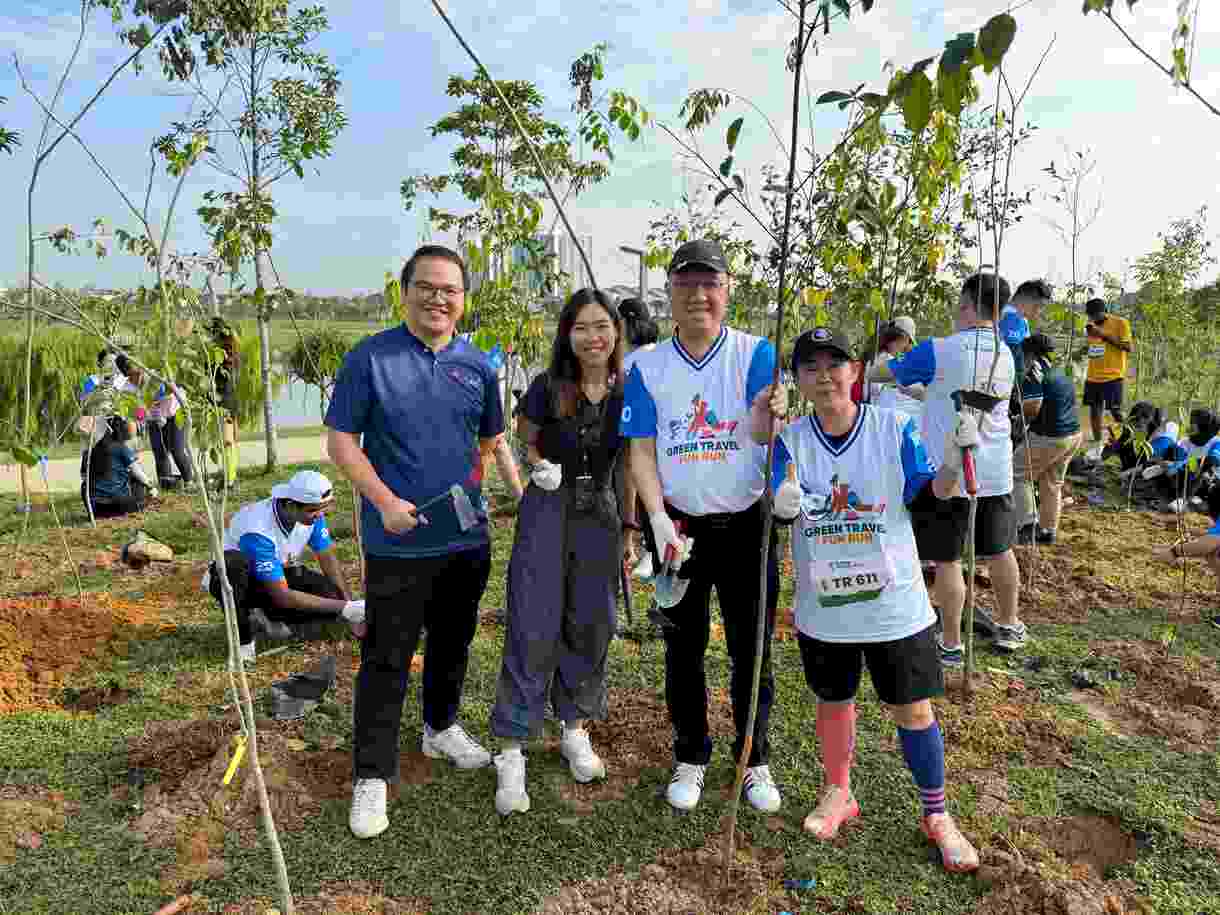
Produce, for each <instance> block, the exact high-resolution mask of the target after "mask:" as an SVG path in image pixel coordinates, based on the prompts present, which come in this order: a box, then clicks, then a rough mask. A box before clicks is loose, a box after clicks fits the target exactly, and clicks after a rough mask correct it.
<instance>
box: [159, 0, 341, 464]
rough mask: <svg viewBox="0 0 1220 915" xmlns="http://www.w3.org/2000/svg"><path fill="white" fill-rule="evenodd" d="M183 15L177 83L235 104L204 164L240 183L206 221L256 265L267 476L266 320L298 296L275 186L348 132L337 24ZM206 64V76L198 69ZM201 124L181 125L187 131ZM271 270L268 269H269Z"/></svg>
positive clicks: (205, 12) (226, 255)
mask: <svg viewBox="0 0 1220 915" xmlns="http://www.w3.org/2000/svg"><path fill="white" fill-rule="evenodd" d="M181 2H182V3H183V5H184V6H186V8H187V9H186V15H185V18H184V20H183V21H182V24H181V25H178V26H176V27H175V28H174V29H173V31H172V32H171V33H170V34H169V36H168V37H167V39H166V40H165V41H164V42H163V43H162V45H161V48H160V54H161V62H162V66H163V69H164V70H165V73H166V75H167V76H168V77H170V78H171V79H175V80H179V81H183V82H188V83H190V84H192V85H193V86H194V88H195V90H196V91H197V92H198V93H199V94H200V95H202V96H203V97H204V98H206V99H211V98H213V93H212V91H211V90H210V89H209V87H208V86H207V85H206V84H205V81H204V80H203V78H202V73H207V72H210V73H212V74H213V75H214V76H215V77H216V78H217V81H219V82H222V83H223V88H222V89H220V90H219V91H220V92H222V93H223V92H228V93H230V95H231V101H230V102H229V103H226V104H225V105H222V111H223V112H224V120H225V124H226V126H225V128H224V129H221V130H213V131H210V134H211V137H212V143H211V146H210V147H209V150H208V154H207V157H206V161H207V162H208V163H209V164H210V165H211V166H212V167H213V168H214V169H215V170H216V171H217V172H218V173H219V174H221V175H223V176H224V177H226V178H227V179H229V180H230V181H231V182H232V183H233V187H232V188H231V189H230V190H226V191H209V192H207V193H205V194H204V195H203V198H204V204H203V206H201V207H200V208H199V215H200V217H201V218H202V220H203V223H204V225H205V226H206V228H207V230H208V233H209V235H210V236H211V241H212V246H213V249H214V251H215V253H216V255H217V256H218V257H219V258H220V259H221V260H222V261H223V262H224V264H225V265H226V266H227V267H228V269H229V270H230V272H231V273H232V274H234V275H236V274H237V273H238V272H239V271H240V270H242V269H243V268H244V267H246V266H249V267H251V268H252V270H253V274H254V289H253V292H252V293H250V298H251V301H252V303H253V305H254V309H255V313H256V316H257V318H258V335H259V351H260V354H261V360H260V361H261V373H262V385H263V422H264V427H265V435H266V443H267V470H268V471H270V470H272V469H274V468H275V467H276V465H277V464H278V463H279V454H278V447H277V441H276V428H275V418H274V416H273V413H272V403H273V400H274V392H273V386H272V379H271V374H272V366H271V334H270V328H269V320H270V317H271V315H272V313H273V312H274V311H275V309H276V307H277V306H278V304H279V303H280V301H282V300H284V299H288V298H291V296H292V293H291V291H290V290H288V289H284V288H282V287H280V284H279V282H278V279H277V280H276V282H275V284H274V286H273V285H272V276H271V274H272V273H273V272H274V270H273V267H272V265H271V262H270V253H271V248H272V245H273V242H274V235H273V227H274V224H275V219H276V216H277V212H276V208H275V203H274V200H273V198H272V192H271V190H272V186H273V185H275V184H276V183H277V182H279V181H281V180H282V179H284V178H287V177H289V176H296V177H297V178H298V179H303V178H304V177H305V164H306V163H307V162H309V161H310V160H314V159H323V158H326V157H327V156H329V155H330V154H331V152H332V149H333V145H334V142H335V139H336V138H337V137H338V135H339V133H340V132H341V131H342V130H343V128H344V127H346V126H347V115H346V113H345V112H344V109H343V106H342V105H341V104H340V101H339V89H340V85H341V84H340V80H339V71H338V68H337V67H335V65H334V64H332V63H331V61H330V59H329V58H328V56H327V55H326V54H325V53H324V52H322V51H320V50H317V49H316V47H315V41H316V39H317V38H318V36H319V35H321V34H322V33H324V32H325V31H326V30H327V29H328V28H329V27H330V23H329V21H328V20H327V17H326V11H325V9H324V7H322V6H320V5H319V6H304V7H298V6H297V5H296V4H294V3H293V2H292V0H237V2H235V0H181ZM200 64H202V73H201V71H200ZM198 127H199V125H198V124H185V123H179V124H175V125H174V130H175V132H176V133H182V134H189V133H193V132H194V131H196V130H197V129H198ZM269 268H271V269H269Z"/></svg>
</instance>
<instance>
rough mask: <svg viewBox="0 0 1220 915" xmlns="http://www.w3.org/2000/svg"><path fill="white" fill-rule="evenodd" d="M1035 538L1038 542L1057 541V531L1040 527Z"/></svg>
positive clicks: (1049, 542)
mask: <svg viewBox="0 0 1220 915" xmlns="http://www.w3.org/2000/svg"><path fill="white" fill-rule="evenodd" d="M1034 540H1035V541H1037V542H1038V543H1045V544H1051V543H1054V542H1055V532H1054V531H1048V530H1044V529H1043V528H1038V530H1037V532H1036V533H1035V534H1034Z"/></svg>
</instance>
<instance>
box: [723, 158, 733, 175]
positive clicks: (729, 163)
mask: <svg viewBox="0 0 1220 915" xmlns="http://www.w3.org/2000/svg"><path fill="white" fill-rule="evenodd" d="M732 170H733V157H732V156H726V157H725V160H724V161H723V162H721V163H720V174H722V175H723V176H724V177H726V178H727V177H728V176H729V173H730V172H731V171H732Z"/></svg>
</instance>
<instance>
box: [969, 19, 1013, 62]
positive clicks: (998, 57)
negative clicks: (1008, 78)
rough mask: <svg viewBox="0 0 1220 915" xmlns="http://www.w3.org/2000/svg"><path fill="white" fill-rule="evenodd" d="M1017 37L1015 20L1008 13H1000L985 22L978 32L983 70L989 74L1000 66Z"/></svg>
mask: <svg viewBox="0 0 1220 915" xmlns="http://www.w3.org/2000/svg"><path fill="white" fill-rule="evenodd" d="M1016 36H1017V20H1015V19H1013V18H1012V16H1010V15H1009V14H1008V13H1000V14H999V15H997V16H992V17H991V18H990V19H989V20H987V24H986V25H985V26H983V27H982V28H981V29H980V30H979V44H978V47H979V50H980V51H982V52H983V70H984V71H985V72H987V73H990V72H991V71H992V70H994V69H995V68H996V67H998V66H999V65H1000V62H1001V61H1002V60H1003V59H1004V55H1005V54H1007V53H1008V49H1009V48H1011V47H1012V41H1013V39H1014V38H1015V37H1016Z"/></svg>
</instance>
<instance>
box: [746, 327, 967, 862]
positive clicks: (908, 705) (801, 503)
mask: <svg viewBox="0 0 1220 915" xmlns="http://www.w3.org/2000/svg"><path fill="white" fill-rule="evenodd" d="M792 363H793V374H794V375H795V376H796V381H797V384H798V385H799V387H800V390H801V393H802V394H804V395H805V397H807V398H809V399H810V400H812V401H813V406H814V414H813V415H812V416H808V417H802V418H800V419H798V420H794V421H793V422H791V423H789V424H788V426H787V428H785V429H784V430H783V432H782V433H781V434H780V436H779V438H778V439H777V441H776V443H775V461H774V468H773V478H774V480H775V482H776V484H777V491H776V494H775V515H776V517H777V518H779V519H781V520H782V519H788V520H792V519H796V525H795V527H794V529H793V560H794V562H795V566H796V627H797V630H798V635H797V638H798V641H799V645H800V650H801V661H802V663H803V665H804V668H805V679H806V681H807V682H808V684H809V688H810V689H811V690H813V693H814V695H816V696H817V698H818V707H817V708H818V710H817V724H816V730H817V738H818V747H819V750H820V752H821V756H822V764H823V766H824V768H825V772H826V784H825V786H824V788H823V791H822V795H821V799H820V800H819V802H818V805H817V807H816V808H814V810H813V812H812V813H810V814H809V816H808V817H806V819H805V824H804V825H805V829H806V831H808V832H810V833H812V834H813V835H815V836H817V837H818V838H819V839H832V838H834V837H835V835H836V834H837V833H838V831H839V827H840V826H841V825H842V824H843V823H845V822H846V821H848V820H850V819H853V818H854V817H857V816H859V815H860V805H859V804H858V803H857V802H856V798H855V795H854V794H853V792H852V785H851V768H852V757H853V752H854V748H855V745H856V705H855V695H856V691H857V689H858V688H859V686H860V675H861V672H862V670H863V666H864V664H867V665H868V670H869V674H870V675H871V677H872V681H873V685H874V687H875V688H876V690H877V695H878V696H879V697H880V699H881V701H882V702H884V703H885V704H886V705H887V706H889V711H890V714H891V715H892V716H893V718H894V721H895V723H896V724H897V725H898V736H899V738H900V740H901V743H902V752H903V756H904V757H905V758H906V762H907V766H908V768H909V769H910V770H911V774H912V775H913V776H914V778H915V784H916V785H917V786H918V788H919V797H920V801H921V802H922V805H923V820H922V828H923V832H924V834H925V835H926V836H927V837H928V838H929V839H930V840H931V841H932V842H934V843H935V844H936V845H937V846H938V847H939V849H940V854H941V860H942V862H943V863H944V866H945V867H946V868H947V869H948V870H951V871H972V870H974V869H976V868H977V867H978V863H979V861H978V853H977V852H976V851H975V849H974V847H973V846H972V845H971V844H970V842H969V841H968V840H967V839H966V837H965V836H963V835H962V833H961V832H960V831H959V830H958V828H957V825H956V824H955V823H954V821H953V818H952V817H951V816H949V814H948V813H946V811H945V750H944V741H943V740H942V738H941V732H940V727H939V726H938V725H937V723H936V719H935V717H934V715H933V711H932V703H931V702H930V701H929V700H930V699H931V698H932V697H933V696H937V695H940V694H941V693H942V692H943V691H944V680H943V674H942V671H941V664H940V657H939V655H938V652H937V647H936V641H935V638H934V636H933V624H934V623H935V619H936V618H935V615H934V614H933V612H932V606H931V603H930V602H929V600H928V592H927V590H926V588H925V587H924V582H923V575H922V574H921V571H920V564H919V555H918V553H917V551H916V545H915V529H914V527H913V525H912V523H911V512H912V511H914V510H919V509H923V510H925V511H937V510H938V509H940V508H942V507H943V506H944V500H947V499H949V498H951V497H952V496H953V495H954V493H955V492H956V491H957V481H958V477H959V475H960V473H961V467H962V449H963V448H968V447H976V446H977V444H978V427H977V426H976V424H975V421H974V420H973V418H971V417H970V416H968V415H966V414H958V416H957V419H956V423H955V424H954V426H953V428H952V429H951V430H950V431H949V432H948V433H947V434H946V436H945V463H944V464H943V465H942V466H941V467H940V470H939V471H938V472H936V473H934V472H933V470H932V468H931V466H930V465H929V463H928V458H927V454H926V453H925V451H924V446H923V443H922V441H921V440H920V437H919V432H918V429H917V421H916V420H915V419H913V418H911V417H908V416H905V415H903V414H901V413H898V412H895V411H892V410H886V409H881V408H877V407H872V406H868V405H864V404H855V403H853V402H852V398H851V388H852V382H853V381H854V380H855V376H856V373H857V369H856V367H855V364H854V363H853V361H852V348H851V344H850V342H849V341H848V340H847V339H846V338H845V337H844V336H843V335H842V334H840V333H838V332H836V331H834V330H831V329H828V328H825V327H818V328H815V329H814V330H811V331H806V332H805V333H804V334H802V335H801V336H800V337H798V338H797V341H796V344H795V347H794V349H793V355H792ZM767 394H768V396H769V397H771V394H770V391H768V392H767ZM781 396H782V395H781ZM771 406H772V411H773V413H774V414H775V415H782V412H783V406H782V402H781V400H780V398H776V397H771ZM773 422H774V421H773ZM768 425H769V424H768V423H767V422H766V421H765V419H764V421H763V422H762V423H759V424H757V425H755V426H754V428H753V433H754V435H755V438H756V439H757V440H760V441H765V440H766V437H767V435H768V434H770V431H771V430H770V429H768V428H767V426H768ZM781 481H782V482H781Z"/></svg>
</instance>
